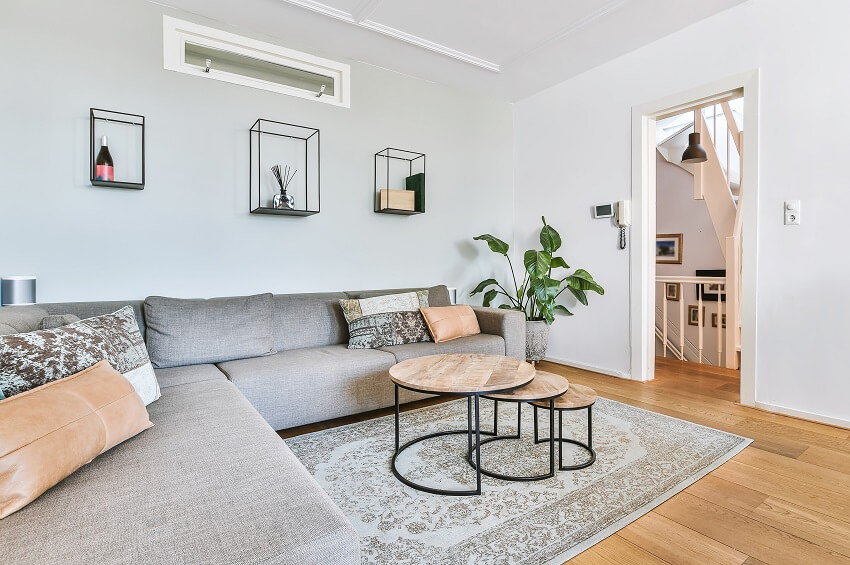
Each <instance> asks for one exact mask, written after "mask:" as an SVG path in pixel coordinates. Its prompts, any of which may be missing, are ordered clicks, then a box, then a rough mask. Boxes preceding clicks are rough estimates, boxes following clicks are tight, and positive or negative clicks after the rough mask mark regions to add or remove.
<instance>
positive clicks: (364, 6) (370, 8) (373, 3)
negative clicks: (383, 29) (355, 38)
mask: <svg viewBox="0 0 850 565" xmlns="http://www.w3.org/2000/svg"><path fill="white" fill-rule="evenodd" d="M383 1H384V0H363V2H361V3H360V4H359V5H358V6H357V7H356V8H355V9H354V12H352V13H351V17H352V18H353V19H354V21H355V22H356V23H358V24H359V23H360V22H362V21H364V20H368V19H369V16H371V15H372V14H374V13H375V10H377V9H378V8H379V7H380V5H381V4H382V3H383Z"/></svg>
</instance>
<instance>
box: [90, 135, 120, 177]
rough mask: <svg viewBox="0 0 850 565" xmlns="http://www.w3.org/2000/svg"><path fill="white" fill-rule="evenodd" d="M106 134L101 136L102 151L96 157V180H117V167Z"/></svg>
mask: <svg viewBox="0 0 850 565" xmlns="http://www.w3.org/2000/svg"><path fill="white" fill-rule="evenodd" d="M107 145H108V144H107V141H106V136H105V135H104V136H103V137H101V138H100V152H99V153H98V154H97V159H95V162H94V165H95V175H94V180H105V181H115V167H114V166H113V164H112V155H110V154H109V147H108V146H107Z"/></svg>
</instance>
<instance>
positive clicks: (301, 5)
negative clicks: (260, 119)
mask: <svg viewBox="0 0 850 565" xmlns="http://www.w3.org/2000/svg"><path fill="white" fill-rule="evenodd" d="M744 1H745V0H699V1H694V0H525V1H522V0H322V1H321V2H318V1H316V0H240V1H239V2H235V1H233V0H170V1H169V2H168V4H169V5H170V6H173V7H175V8H178V9H181V10H185V11H189V12H192V13H195V14H199V15H202V16H205V17H208V18H211V19H213V20H217V21H219V22H223V23H226V24H229V25H231V26H233V27H234V28H237V32H238V31H241V32H242V33H246V32H247V33H254V34H257V33H259V34H263V35H267V36H270V37H271V38H273V39H274V40H275V42H277V43H281V44H282V45H285V46H287V47H293V48H296V49H303V50H310V51H313V52H316V53H318V54H321V55H325V56H328V57H330V58H333V57H345V58H348V59H355V60H359V61H363V62H366V63H370V64H373V65H378V66H381V67H384V68H388V69H392V70H395V71H398V72H402V73H405V74H409V75H413V76H417V77H420V78H423V79H426V80H432V81H435V82H441V83H444V84H448V85H450V86H454V87H458V88H462V89H465V90H470V91H474V92H476V93H481V94H488V95H490V96H493V97H496V98H501V99H504V100H509V101H515V100H519V99H521V98H524V97H526V96H529V95H531V94H534V93H536V92H539V91H540V90H543V89H544V88H546V87H549V86H552V85H553V84H557V83H558V82H561V81H563V80H566V79H568V78H570V77H572V76H575V75H577V74H579V73H581V72H583V71H585V70H587V69H590V68H592V67H594V66H597V65H599V64H601V63H604V62H605V61H608V60H611V59H614V58H616V57H618V56H620V55H623V54H625V53H628V52H629V51H631V50H633V49H636V48H638V47H640V46H643V45H646V44H648V43H651V42H652V41H655V40H656V39H659V38H661V37H664V36H665V35H668V34H670V33H673V32H675V31H677V30H679V29H682V28H684V27H686V26H688V25H691V24H693V23H695V22H697V21H699V20H701V19H703V18H706V17H708V16H711V15H713V14H715V13H717V12H720V11H722V10H725V9H727V8H730V7H732V6H734V5H736V4H740V3H742V2H744Z"/></svg>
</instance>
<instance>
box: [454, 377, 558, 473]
mask: <svg viewBox="0 0 850 565" xmlns="http://www.w3.org/2000/svg"><path fill="white" fill-rule="evenodd" d="M569 387H570V383H569V381H567V379H565V378H564V377H562V376H560V375H555V374H553V373H547V372H545V371H535V373H534V379H533V380H532V381H531V382H530V383H528V384H527V385H525V386H522V387H519V388H515V389H513V390H510V391H508V392H500V393H493V394H485V395H483V397H484V398H487V399H490V400H492V401H493V434H494V436H493V437H488V438H486V439H482V440H481V445H484V444H487V443H490V442H492V441H500V440H504V439H519V438H520V436H521V435H522V404H523V403H524V402H535V401H537V402H540V403H541V404H544V405H546V406H547V407H549V408H550V413H549V424H550V425H551V426H552V427H554V426H555V410H554V409H555V406H556V405H555V404H554V403H555V402H556V397H558V396H560V395H562V394H564V393H565V392H566V391H567V389H568V388H569ZM499 402H513V403H516V414H517V431H516V435H503V436H500V435H496V434H497V433H498V427H497V425H498V415H499ZM535 414H536V410H535ZM550 435H551V434H550ZM537 443H539V442H537ZM466 460H467V461H468V462H469V464H470V465H471V466H472V468H473V469H476V470H478V469H479V468H480V472H481V473H482V474H484V475H487V476H488V477H493V478H495V479H501V480H503V481H540V480H543V479H548V478H550V477H554V476H555V439H554V438H551V439H549V472H548V473H543V474H540V475H531V476H516V475H506V474H503V473H497V472H495V471H489V470H487V469H484V466H483V465H482V464H481V459H480V456H479V457H478V461H477V462H476V461H473V460H472V449H470V450H469V451H468V452H467V456H466Z"/></svg>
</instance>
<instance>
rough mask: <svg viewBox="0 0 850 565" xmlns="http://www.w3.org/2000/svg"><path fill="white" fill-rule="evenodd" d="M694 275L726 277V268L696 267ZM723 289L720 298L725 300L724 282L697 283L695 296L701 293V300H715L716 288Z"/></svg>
mask: <svg viewBox="0 0 850 565" xmlns="http://www.w3.org/2000/svg"><path fill="white" fill-rule="evenodd" d="M696 276H698V277H724V278H725V277H726V269H697V270H696ZM718 287H719V288H720V290H723V291H724V293H723V294H722V295H721V300H722V301H723V302H726V292H725V291H726V285H724V284H714V283H712V284H698V285H697V297H699V295H700V293H701V294H702V301H703V302H717V290H718Z"/></svg>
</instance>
